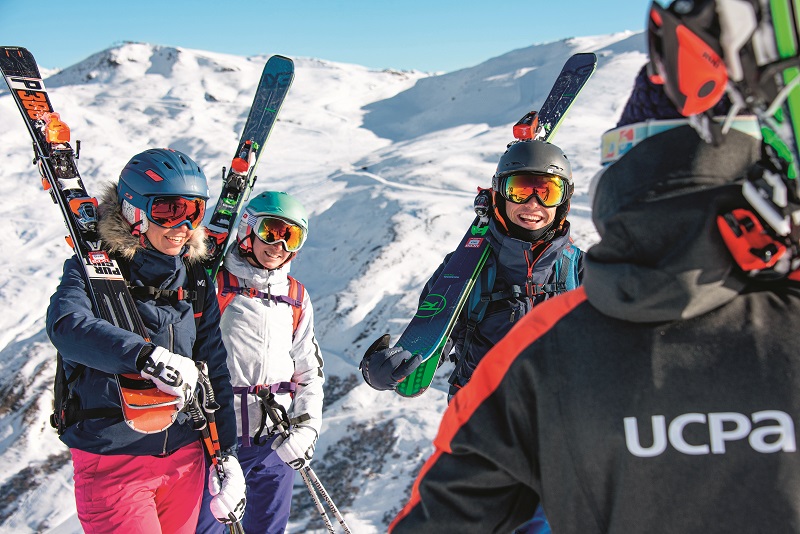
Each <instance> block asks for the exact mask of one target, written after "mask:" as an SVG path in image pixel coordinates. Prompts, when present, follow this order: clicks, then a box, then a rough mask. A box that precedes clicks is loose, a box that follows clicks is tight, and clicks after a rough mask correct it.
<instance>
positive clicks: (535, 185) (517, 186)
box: [499, 173, 567, 208]
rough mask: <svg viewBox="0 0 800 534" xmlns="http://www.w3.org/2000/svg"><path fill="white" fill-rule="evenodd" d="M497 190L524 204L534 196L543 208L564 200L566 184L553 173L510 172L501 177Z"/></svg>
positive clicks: (557, 204) (510, 200)
mask: <svg viewBox="0 0 800 534" xmlns="http://www.w3.org/2000/svg"><path fill="white" fill-rule="evenodd" d="M499 192H500V194H501V195H502V196H503V198H505V199H506V200H508V201H509V202H513V203H514V204H525V203H526V202H528V201H529V200H530V199H531V197H536V199H537V200H538V201H539V204H541V205H542V206H544V207H545V208H554V207H556V206H560V205H561V204H563V203H564V201H565V200H566V195H567V184H566V182H565V181H564V179H563V178H561V177H560V176H555V175H553V174H536V173H525V174H512V175H509V176H506V177H504V178H502V179H501V181H500V188H499Z"/></svg>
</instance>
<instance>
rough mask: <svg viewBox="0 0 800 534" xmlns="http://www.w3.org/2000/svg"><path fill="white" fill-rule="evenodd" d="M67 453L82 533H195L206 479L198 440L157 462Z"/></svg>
mask: <svg viewBox="0 0 800 534" xmlns="http://www.w3.org/2000/svg"><path fill="white" fill-rule="evenodd" d="M70 452H71V453H72V465H73V467H74V469H75V476H74V480H75V502H76V504H77V507H78V519H80V522H81V525H82V526H83V530H84V531H85V532H86V534H105V533H109V534H110V533H116V534H145V533H147V534H159V533H163V534H167V533H169V534H183V533H187V534H188V533H193V532H194V531H195V527H196V526H197V516H198V514H199V513H200V499H201V497H202V493H203V483H204V480H205V475H206V470H205V459H204V458H203V449H202V447H201V446H200V442H199V441H197V442H195V443H193V444H190V445H187V446H185V447H183V448H181V449H178V450H177V451H176V452H175V453H173V454H171V455H169V456H166V457H163V458H158V457H155V456H128V455H122V454H119V455H101V454H92V453H89V452H84V451H80V450H77V449H70Z"/></svg>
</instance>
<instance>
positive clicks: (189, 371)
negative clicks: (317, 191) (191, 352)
mask: <svg viewBox="0 0 800 534" xmlns="http://www.w3.org/2000/svg"><path fill="white" fill-rule="evenodd" d="M142 377H143V378H148V379H150V380H152V381H153V383H155V385H156V387H157V388H158V389H159V390H161V391H163V392H164V393H169V394H170V395H174V396H176V397H178V406H177V408H178V411H180V410H182V409H183V407H184V406H185V405H186V404H187V403H189V402H191V400H192V397H194V390H195V388H196V387H197V378H198V374H197V365H195V363H194V360H192V359H191V358H187V357H186V356H181V355H180V354H173V353H172V352H170V351H168V350H167V349H165V348H164V347H156V348H155V350H154V351H153V352H152V353H151V354H150V356H148V357H147V360H145V364H144V367H143V368H142Z"/></svg>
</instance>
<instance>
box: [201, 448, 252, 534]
mask: <svg viewBox="0 0 800 534" xmlns="http://www.w3.org/2000/svg"><path fill="white" fill-rule="evenodd" d="M222 467H223V470H224V471H225V478H223V479H221V480H220V478H219V474H218V472H217V466H215V465H212V466H211V467H210V468H209V470H208V493H210V494H211V497H212V498H211V503H210V505H209V508H210V509H211V513H212V514H213V515H214V517H215V518H216V520H217V521H219V522H220V523H233V522H234V521H241V520H242V517H243V516H244V507H245V505H246V504H247V497H245V483H244V473H242V467H241V466H240V465H239V460H237V459H236V457H234V456H228V457H226V458H225V459H224V460H222ZM231 514H233V517H234V518H235V520H234V518H232V517H231Z"/></svg>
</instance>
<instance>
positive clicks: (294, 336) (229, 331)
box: [217, 247, 325, 438]
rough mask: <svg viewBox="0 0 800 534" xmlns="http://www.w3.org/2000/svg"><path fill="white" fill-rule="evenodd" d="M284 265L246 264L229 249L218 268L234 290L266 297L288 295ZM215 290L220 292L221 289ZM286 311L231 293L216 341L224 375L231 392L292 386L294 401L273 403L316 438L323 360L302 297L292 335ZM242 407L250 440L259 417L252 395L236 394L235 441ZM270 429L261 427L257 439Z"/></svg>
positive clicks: (282, 398)
mask: <svg viewBox="0 0 800 534" xmlns="http://www.w3.org/2000/svg"><path fill="white" fill-rule="evenodd" d="M289 265H290V263H289V262H287V263H286V264H285V265H284V266H283V267H281V268H280V269H276V270H273V271H269V270H265V269H259V268H256V267H253V266H252V265H250V264H249V263H248V262H247V261H246V260H244V259H243V258H242V257H241V256H240V255H239V253H238V251H237V250H236V248H235V247H233V248H231V249H230V251H229V252H228V254H227V255H226V257H225V263H224V267H225V269H226V270H227V271H228V272H229V273H230V274H231V275H233V276H235V277H236V278H237V279H238V283H239V286H240V287H248V288H253V289H255V290H257V291H261V292H262V293H267V294H271V295H275V296H278V295H288V294H289V279H288V278H287V275H288V273H289ZM217 291H222V288H221V287H218V288H217ZM293 328H294V325H293V313H292V306H291V305H289V304H286V303H284V302H275V301H273V300H270V299H266V298H263V299H262V298H257V297H256V298H251V297H249V296H246V295H242V294H237V295H235V296H234V297H233V300H231V301H230V303H229V304H228V306H227V307H226V308H225V310H224V312H223V314H222V319H221V321H220V329H221V330H222V340H223V342H224V343H225V347H226V348H227V350H228V370H229V371H230V374H231V385H232V386H233V387H234V388H237V387H248V386H256V385H272V384H278V383H280V382H294V383H295V384H296V388H297V389H296V391H295V393H294V402H293V401H292V396H291V395H289V394H277V395H275V398H276V399H277V400H278V401H279V402H280V403H281V404H282V405H283V406H284V407H285V408H286V411H287V413H288V415H289V417H290V418H297V417H302V416H303V415H304V414H307V415H308V417H309V418H310V419H308V420H307V421H304V422H303V425H307V426H310V427H312V428H314V430H315V431H316V432H317V435H319V433H320V427H321V424H322V401H323V392H322V384H323V382H324V380H325V378H324V375H323V373H322V367H323V361H322V352H321V351H320V348H319V344H318V343H317V340H316V338H315V337H314V310H313V308H312V306H311V299H310V298H309V296H308V292H307V291H305V292H304V295H303V307H302V314H301V316H300V323H299V324H298V326H297V331H296V332H294V331H293ZM243 403H246V405H247V417H246V418H247V420H248V425H247V426H248V429H247V433H246V435H249V436H250V438H252V437H253V436H255V435H256V433H257V432H258V429H259V426H260V423H261V418H262V412H261V407H260V404H259V399H258V397H257V396H256V395H254V394H241V393H240V394H236V395H235V398H234V407H235V410H236V419H237V423H238V428H239V430H238V432H239V434H238V435H239V436H243V435H245V434H244V433H243V432H242V406H243ZM271 428H272V424H271V422H270V421H269V419H268V420H267V426H266V429H265V430H264V432H262V438H263V437H264V436H266V435H267V432H268V431H269V430H270V429H271Z"/></svg>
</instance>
